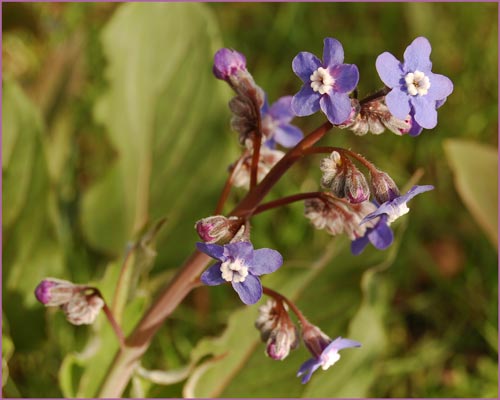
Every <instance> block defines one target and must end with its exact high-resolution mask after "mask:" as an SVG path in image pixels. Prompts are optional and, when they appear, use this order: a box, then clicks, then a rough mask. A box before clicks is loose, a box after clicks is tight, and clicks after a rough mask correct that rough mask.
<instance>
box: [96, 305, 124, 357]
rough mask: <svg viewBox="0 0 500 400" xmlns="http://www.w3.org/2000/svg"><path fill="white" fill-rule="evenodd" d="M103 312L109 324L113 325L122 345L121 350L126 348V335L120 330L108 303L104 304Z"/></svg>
mask: <svg viewBox="0 0 500 400" xmlns="http://www.w3.org/2000/svg"><path fill="white" fill-rule="evenodd" d="M101 298H102V297H101ZM102 311H104V314H105V315H106V318H107V319H108V321H109V323H110V324H111V327H112V328H113V331H114V332H115V334H116V337H117V338H118V342H119V343H120V348H121V349H123V348H125V335H124V334H123V331H122V328H120V325H118V322H116V319H115V317H114V316H113V313H112V312H111V310H110V309H109V307H108V305H107V304H106V303H104V306H103V307H102Z"/></svg>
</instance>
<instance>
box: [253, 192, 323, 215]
mask: <svg viewBox="0 0 500 400" xmlns="http://www.w3.org/2000/svg"><path fill="white" fill-rule="evenodd" d="M324 195H325V193H324V192H307V193H298V194H293V195H291V196H286V197H282V198H281V199H277V200H273V201H269V202H267V203H264V204H261V205H260V206H258V207H257V208H256V209H255V211H254V212H253V214H252V215H257V214H259V213H261V212H264V211H267V210H271V209H273V208H277V207H281V206H285V205H287V204H290V203H294V202H296V201H301V200H307V199H317V198H323V197H324Z"/></svg>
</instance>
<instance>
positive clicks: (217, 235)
mask: <svg viewBox="0 0 500 400" xmlns="http://www.w3.org/2000/svg"><path fill="white" fill-rule="evenodd" d="M194 227H195V228H196V232H198V235H199V236H200V238H201V240H203V241H204V242H205V243H219V244H221V243H227V242H229V241H230V240H231V239H232V238H233V236H234V235H235V234H236V232H238V230H239V229H240V227H241V220H240V219H239V218H238V217H229V218H227V217H224V216H223V215H213V216H211V217H207V218H203V219H201V220H199V221H198V222H196V224H195V226H194Z"/></svg>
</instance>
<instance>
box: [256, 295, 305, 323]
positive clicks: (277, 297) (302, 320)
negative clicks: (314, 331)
mask: <svg viewBox="0 0 500 400" xmlns="http://www.w3.org/2000/svg"><path fill="white" fill-rule="evenodd" d="M262 289H263V292H264V294H266V295H268V296H270V297H272V298H273V299H275V300H277V301H279V302H285V303H286V304H287V305H288V307H290V309H291V310H292V311H293V312H294V314H295V315H296V316H297V318H298V319H299V321H300V323H301V324H302V325H306V324H307V323H308V321H307V319H306V317H304V314H302V312H301V311H300V310H299V309H298V308H297V306H296V305H295V304H294V303H292V301H291V300H288V299H287V298H286V297H285V296H283V295H282V294H280V293H278V292H275V291H274V290H272V289H269V288H268V287H265V286H263V287H262Z"/></svg>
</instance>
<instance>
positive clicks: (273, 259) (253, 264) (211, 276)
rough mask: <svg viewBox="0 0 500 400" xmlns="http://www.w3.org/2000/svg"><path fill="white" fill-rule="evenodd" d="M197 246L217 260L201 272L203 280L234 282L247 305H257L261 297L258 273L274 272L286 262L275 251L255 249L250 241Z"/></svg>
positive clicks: (198, 244)
mask: <svg viewBox="0 0 500 400" xmlns="http://www.w3.org/2000/svg"><path fill="white" fill-rule="evenodd" d="M196 247H197V248H198V250H200V251H201V252H203V253H205V254H207V255H209V256H210V257H212V258H215V259H216V260H218V262H217V263H215V264H214V265H212V266H211V267H209V268H208V269H207V270H206V271H205V272H204V273H203V274H202V275H201V281H202V282H203V283H204V284H205V285H209V286H216V285H220V284H222V283H227V282H231V284H232V286H233V289H234V290H235V291H236V293H238V295H239V296H240V299H241V301H242V302H243V303H245V304H254V303H256V302H257V301H259V299H260V298H261V297H262V284H261V283H260V279H259V278H258V276H260V275H263V274H269V273H271V272H274V271H276V270H277V269H278V268H279V267H281V265H282V264H283V257H282V256H281V254H280V253H278V252H277V251H276V250H272V249H258V250H254V248H253V245H252V243H250V242H237V243H230V244H226V245H224V246H220V245H218V244H206V243H200V242H198V243H196Z"/></svg>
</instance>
